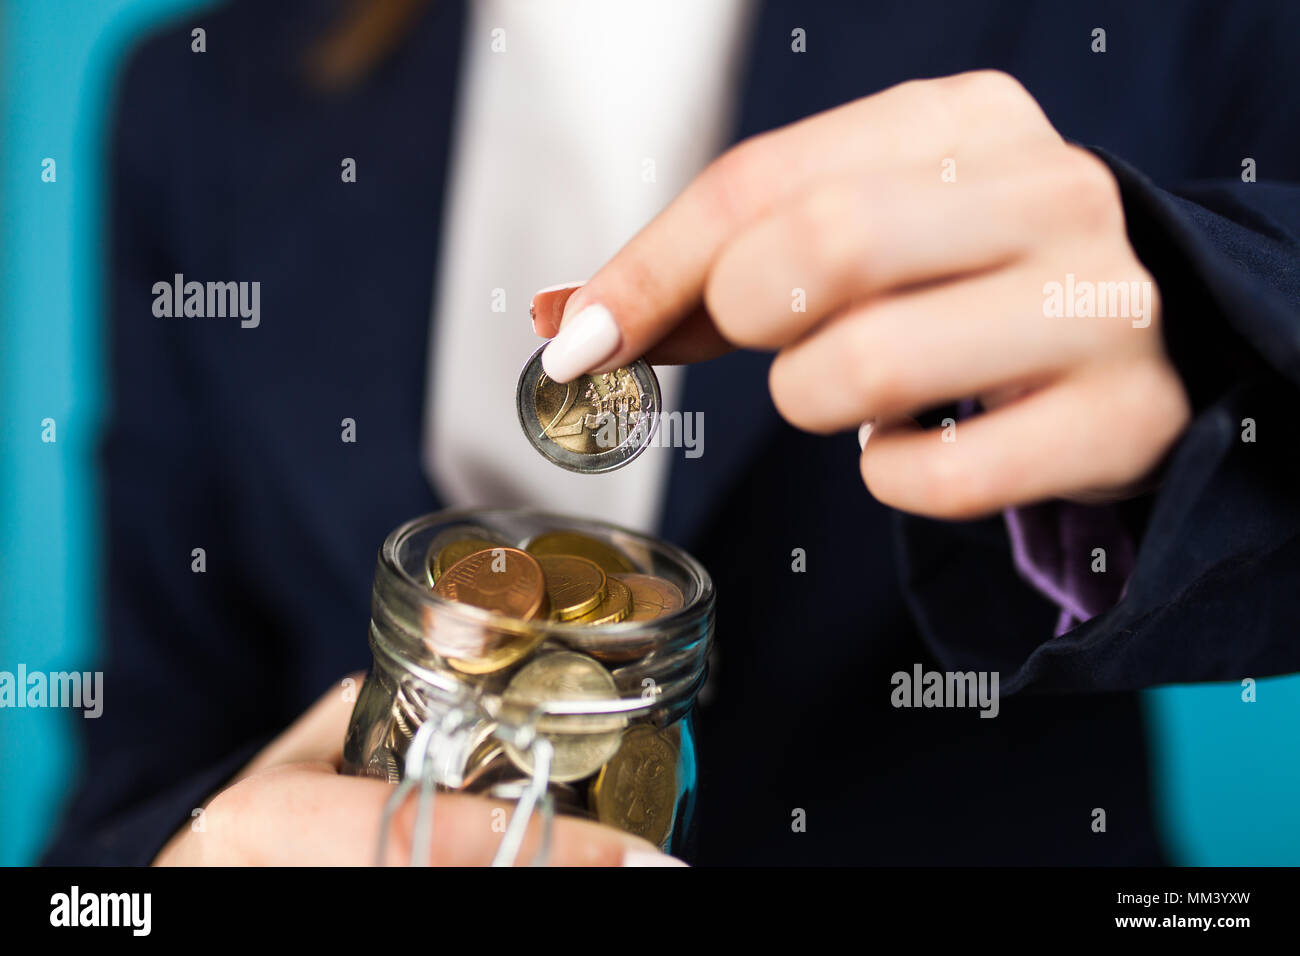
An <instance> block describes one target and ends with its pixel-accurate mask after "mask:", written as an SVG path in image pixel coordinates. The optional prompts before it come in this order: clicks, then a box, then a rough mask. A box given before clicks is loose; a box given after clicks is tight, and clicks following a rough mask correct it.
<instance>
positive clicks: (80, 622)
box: [0, 0, 1300, 864]
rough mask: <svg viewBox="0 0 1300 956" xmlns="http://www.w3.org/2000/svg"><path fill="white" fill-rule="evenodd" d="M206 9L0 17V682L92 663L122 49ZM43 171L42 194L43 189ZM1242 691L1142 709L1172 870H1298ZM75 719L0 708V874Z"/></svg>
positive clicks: (20, 851)
mask: <svg viewBox="0 0 1300 956" xmlns="http://www.w3.org/2000/svg"><path fill="white" fill-rule="evenodd" d="M266 2H273V0H266ZM206 5H207V3H206V2H197V0H82V2H74V0H27V2H9V3H7V4H6V5H5V6H4V7H3V10H4V12H3V15H2V16H0V98H2V101H3V102H2V109H3V113H2V114H0V150H2V152H0V169H2V175H3V179H2V180H0V182H2V183H3V185H2V186H0V222H3V223H4V241H3V244H2V245H0V670H8V671H14V670H16V669H17V666H18V664H19V663H20V662H22V663H25V664H26V665H27V667H28V669H29V670H70V669H93V668H94V666H95V665H94V661H95V653H94V647H95V627H96V620H97V609H98V605H99V601H100V597H101V596H100V594H99V589H98V570H99V568H98V565H99V562H98V555H97V548H98V544H99V542H98V537H97V534H96V521H97V516H96V510H95V508H96V500H95V489H94V485H93V480H94V474H93V470H92V467H93V460H92V453H93V448H94V444H93V443H94V440H95V435H96V429H97V427H98V425H99V421H100V413H101V409H102V404H103V383H102V376H101V371H100V357H99V351H100V346H101V333H102V316H101V312H100V309H99V300H98V295H99V272H98V269H99V252H100V241H99V240H100V226H101V213H102V207H101V192H102V185H103V184H102V182H101V179H100V177H101V175H102V172H103V166H102V162H101V152H100V145H101V137H102V135H103V130H104V119H105V110H106V107H107V105H108V101H109V95H110V93H111V86H112V79H113V76H114V68H115V66H116V65H118V64H119V63H120V58H121V56H122V54H123V52H124V51H125V50H126V49H127V47H128V46H129V44H130V42H131V41H132V40H133V39H134V38H135V37H137V36H139V34H140V33H141V32H142V31H143V30H144V29H146V28H148V27H150V26H153V25H155V24H157V23H158V22H159V21H160V20H162V19H164V18H170V17H172V16H175V15H181V14H185V13H188V12H191V11H195V10H198V9H200V8H202V7H204V6H206ZM196 22H198V21H197V20H196ZM45 157H52V158H53V159H54V160H55V161H56V163H57V177H58V178H57V181H56V182H54V183H43V182H42V181H41V175H40V174H41V161H42V160H43V159H44V158H45ZM44 418H54V419H55V420H56V422H57V437H58V440H57V442H56V443H54V444H45V443H42V441H41V420H42V419H44ZM1224 638H1225V640H1230V639H1231V635H1225V636H1224ZM1297 639H1300V634H1297ZM111 692H112V689H111V688H108V689H107V691H106V698H107V700H108V703H107V706H108V707H112V706H113V704H112V698H111ZM1240 692H1241V689H1240V687H1239V686H1238V685H1237V684H1230V685H1216V686H1209V687H1196V688H1168V689H1164V690H1160V691H1156V692H1153V693H1151V694H1149V695H1148V703H1149V705H1150V706H1149V710H1150V713H1151V715H1152V726H1153V736H1154V738H1155V743H1156V746H1157V754H1158V757H1157V765H1158V767H1159V770H1160V795H1161V801H1162V805H1163V816H1164V819H1165V821H1166V824H1167V826H1166V836H1167V838H1168V840H1169V842H1170V844H1171V846H1172V847H1173V848H1174V849H1175V852H1176V853H1177V855H1178V856H1179V858H1180V859H1181V860H1182V861H1184V862H1190V863H1197V864H1220V863H1225V864H1226V863H1235V864H1255V863H1270V864H1277V863H1290V864H1298V863H1300V814H1298V813H1297V812H1296V808H1297V805H1300V762H1297V760H1296V759H1295V753H1296V740H1295V734H1296V731H1297V730H1298V729H1300V678H1289V679H1285V680H1277V681H1269V682H1264V683H1261V684H1260V685H1259V688H1258V691H1257V693H1258V702H1256V703H1254V704H1245V703H1242V702H1241V699H1240ZM81 719H82V718H81V717H79V716H75V715H73V714H71V713H68V712H60V711H53V710H5V711H0V863H4V864H15V863H24V862H29V861H31V860H32V859H34V856H35V854H36V853H37V852H39V849H40V846H41V844H42V841H43V840H44V839H45V837H46V835H47V833H48V830H49V827H50V825H51V822H52V819H53V817H54V815H55V814H56V813H57V811H58V807H59V803H60V800H61V798H62V797H63V795H64V793H65V788H66V783H67V781H68V779H69V777H70V775H71V773H72V772H73V769H74V768H73V751H72V749H71V747H72V739H73V738H72V734H73V731H74V727H73V722H74V721H77V720H81Z"/></svg>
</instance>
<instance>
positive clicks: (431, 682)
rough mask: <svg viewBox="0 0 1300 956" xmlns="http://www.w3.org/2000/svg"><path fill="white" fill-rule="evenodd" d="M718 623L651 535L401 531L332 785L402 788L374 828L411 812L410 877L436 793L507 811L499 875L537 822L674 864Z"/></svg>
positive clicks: (591, 525) (559, 529)
mask: <svg viewBox="0 0 1300 956" xmlns="http://www.w3.org/2000/svg"><path fill="white" fill-rule="evenodd" d="M713 613H714V595H713V585H712V582H711V581H710V579H709V575H708V573H707V572H706V571H705V570H704V568H703V567H702V566H701V565H700V564H699V562H698V561H696V560H695V559H694V558H692V557H691V556H690V555H689V554H687V553H686V552H684V551H682V550H681V549H680V548H677V547H675V546H673V545H671V544H668V543H666V542H664V541H660V540H657V539H655V538H653V537H650V536H647V535H643V534H638V533H635V532H632V531H627V530H624V529H621V528H618V527H615V526H613V525H610V524H605V523H603V522H599V521H593V520H590V519H585V518H578V517H567V516H561V515H551V514H544V513H540V512H535V511H529V510H508V509H500V510H489V509H481V510H473V511H459V512H451V511H448V512H441V513H438V514H434V515H429V516H426V517H423V518H419V519H416V520H414V521H411V522H408V523H407V524H404V525H402V526H401V527H400V528H398V529H397V530H395V531H394V532H393V533H392V534H390V535H389V536H388V538H387V540H385V542H384V544H383V546H382V548H381V550H380V554H379V561H378V566H377V568H376V572H375V582H374V589H373V592H372V599H371V626H370V646H371V650H372V652H373V655H374V667H373V669H372V672H371V674H370V676H369V677H368V678H367V680H366V682H365V684H364V686H363V688H362V691H361V693H360V695H359V697H358V699H357V702H356V706H355V708H354V710H353V714H352V718H351V721H350V723H349V727H348V730H347V736H346V739H345V741H344V751H343V769H344V771H345V772H348V773H354V774H364V775H367V776H374V777H379V778H381V779H385V780H388V781H389V782H391V783H393V784H395V785H397V786H396V788H395V790H394V793H393V797H392V799H391V800H390V801H389V809H388V811H387V812H386V813H385V825H386V824H387V821H388V820H389V819H391V814H392V813H393V812H395V811H396V810H397V809H398V808H399V807H400V806H401V804H402V802H403V801H405V800H407V799H415V800H416V801H417V816H416V835H415V840H414V845H413V848H412V854H413V855H412V859H413V862H416V863H419V862H421V858H422V856H423V858H424V859H427V841H425V843H423V844H422V842H421V841H422V840H423V839H424V837H426V836H427V830H425V831H423V832H422V831H421V827H422V824H423V825H425V826H427V825H428V820H429V819H431V814H432V807H433V804H434V801H435V798H436V795H437V793H439V792H446V791H457V792H463V793H472V794H483V795H487V796H491V797H494V798H496V799H503V800H512V801H516V807H515V810H514V812H513V815H512V817H511V819H510V822H509V824H508V825H507V827H506V828H505V833H504V834H503V837H502V841H501V847H500V850H499V852H498V854H497V859H496V862H498V863H505V864H509V863H512V862H515V857H516V856H517V854H518V850H519V846H520V844H521V843H522V841H523V835H524V831H525V829H526V828H527V826H528V823H529V819H530V818H531V817H532V816H533V815H534V814H536V815H539V816H540V817H541V819H542V825H543V827H544V828H546V827H548V826H549V821H550V820H551V819H552V817H553V814H555V813H565V814H572V815H576V816H582V817H587V818H589V819H592V820H596V821H599V822H601V823H604V824H607V825H609V826H613V827H618V828H620V829H622V830H625V831H627V832H629V833H632V834H634V835H636V836H639V837H642V838H643V839H646V840H648V841H650V842H651V843H653V844H655V845H656V846H658V847H659V848H660V849H662V850H664V851H665V852H669V853H671V852H674V851H677V852H680V851H681V848H682V846H683V844H684V842H685V841H687V840H688V839H689V837H690V834H691V828H692V823H693V820H692V816H693V808H694V798H695V792H696V759H695V758H696V755H695V733H694V727H693V722H692V708H693V705H694V702H695V696H696V694H697V692H698V691H699V689H700V687H701V685H702V684H703V682H704V678H705V672H706V667H707V660H708V653H709V647H710V644H711V642H712V638H713ZM545 832H546V831H545V830H544V835H543V840H542V846H543V850H542V851H541V853H540V854H539V855H544V852H545V850H544V847H545V845H546V842H547V841H546V838H545ZM385 845H386V836H385V834H382V833H381V835H380V850H381V853H382V849H383V847H384V846H385ZM531 862H544V861H543V860H536V859H535V860H533V861H531Z"/></svg>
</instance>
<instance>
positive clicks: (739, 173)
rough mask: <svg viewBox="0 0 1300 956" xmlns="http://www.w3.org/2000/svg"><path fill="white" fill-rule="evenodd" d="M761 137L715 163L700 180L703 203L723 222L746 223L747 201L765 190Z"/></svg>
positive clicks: (749, 141) (728, 151)
mask: <svg viewBox="0 0 1300 956" xmlns="http://www.w3.org/2000/svg"><path fill="white" fill-rule="evenodd" d="M763 153H764V149H763V143H762V137H761V136H759V137H753V138H751V139H747V140H743V141H742V142H740V143H737V144H736V145H735V146H733V147H731V149H729V150H727V151H726V152H725V153H723V154H722V155H721V156H719V157H718V158H717V159H715V160H713V162H711V163H710V164H709V165H708V168H707V169H706V170H705V172H704V175H703V176H702V177H701V184H702V186H703V199H704V202H705V204H706V205H707V207H708V210H709V212H710V213H711V214H712V215H713V216H715V217H716V218H718V219H720V220H721V221H723V222H730V223H735V222H739V221H741V220H743V219H744V217H745V210H746V209H748V207H749V206H750V205H751V203H750V202H749V201H748V197H750V196H753V195H755V191H756V190H758V189H761V187H762V167H763V163H764V161H763Z"/></svg>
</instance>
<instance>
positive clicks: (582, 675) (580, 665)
mask: <svg viewBox="0 0 1300 956" xmlns="http://www.w3.org/2000/svg"><path fill="white" fill-rule="evenodd" d="M617 699H618V690H617V688H615V686H614V678H613V677H611V676H610V674H609V671H607V670H605V668H604V667H602V666H601V665H600V664H599V663H597V662H596V661H595V660H593V659H592V658H590V657H588V656H587V655H585V654H577V653H575V652H573V651H556V652H555V653H552V654H546V655H543V656H542V657H538V658H536V659H535V660H533V661H531V662H529V663H528V664H526V665H524V667H523V668H522V669H521V670H520V671H519V673H517V674H515V675H514V677H512V678H511V679H510V683H509V684H508V685H507V686H506V689H505V691H503V692H502V695H501V700H502V703H503V704H506V705H508V706H509V707H511V708H514V709H517V710H519V711H523V712H531V711H534V710H536V709H537V708H539V707H541V706H543V705H544V704H548V703H560V702H564V703H580V702H582V701H606V700H617ZM626 725H627V718H626V717H624V716H623V715H622V714H577V715H571V714H542V715H541V716H539V717H537V723H536V730H537V733H538V735H539V736H541V737H544V738H545V739H546V740H548V741H550V743H551V746H552V747H553V748H554V751H555V753H554V757H553V758H552V761H551V771H550V774H549V779H551V780H558V781H560V782H569V781H573V780H581V779H582V778H584V777H587V776H590V775H591V774H593V773H595V772H596V771H597V770H599V769H600V767H601V765H602V764H604V763H605V762H606V761H608V760H609V759H610V758H611V757H612V756H614V754H615V753H617V752H618V748H619V743H620V742H621V740H622V736H623V734H622V730H623V728H624V727H625V726H626ZM505 751H506V754H507V755H508V756H509V757H510V760H511V762H512V763H514V765H515V766H516V767H518V768H519V769H520V770H522V771H523V772H524V773H527V774H531V773H532V772H533V762H532V755H531V754H530V753H528V752H527V751H523V750H520V749H519V748H518V747H516V746H515V745H514V744H512V743H510V742H507V743H506V744H505Z"/></svg>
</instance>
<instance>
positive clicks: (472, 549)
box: [425, 538, 501, 585]
mask: <svg viewBox="0 0 1300 956" xmlns="http://www.w3.org/2000/svg"><path fill="white" fill-rule="evenodd" d="M499 547H501V545H500V544H498V543H497V542H495V541H489V540H487V539H486V538H459V539H458V540H456V541H453V542H451V544H449V545H447V546H446V547H443V548H440V549H439V550H438V551H436V552H435V551H434V550H433V548H430V549H429V554H428V557H427V558H426V560H425V570H426V571H427V573H428V577H429V583H430V584H431V585H436V584H437V583H438V578H440V577H442V572H443V571H446V570H447V569H448V568H449V567H451V566H452V565H453V564H455V563H456V562H457V561H460V560H461V559H463V558H468V557H469V556H470V555H471V554H478V552H480V551H491V550H492V549H493V548H499Z"/></svg>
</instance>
